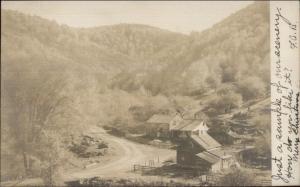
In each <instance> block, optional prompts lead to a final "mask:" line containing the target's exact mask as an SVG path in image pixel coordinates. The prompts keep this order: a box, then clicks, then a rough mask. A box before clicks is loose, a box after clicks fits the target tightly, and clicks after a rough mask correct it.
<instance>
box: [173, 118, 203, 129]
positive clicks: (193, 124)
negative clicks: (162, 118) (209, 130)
mask: <svg viewBox="0 0 300 187" xmlns="http://www.w3.org/2000/svg"><path fill="white" fill-rule="evenodd" d="M201 123H203V121H202V120H197V119H183V120H181V121H180V122H179V123H178V124H177V125H176V126H174V127H173V128H172V130H177V131H192V130H194V129H196V128H197V127H198V126H199V125H200V124H201Z"/></svg>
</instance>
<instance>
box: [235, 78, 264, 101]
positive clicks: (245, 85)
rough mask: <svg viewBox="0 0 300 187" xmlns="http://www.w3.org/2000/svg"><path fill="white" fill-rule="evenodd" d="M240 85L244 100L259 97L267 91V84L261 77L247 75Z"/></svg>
mask: <svg viewBox="0 0 300 187" xmlns="http://www.w3.org/2000/svg"><path fill="white" fill-rule="evenodd" d="M238 85H239V92H240V93H241V95H242V96H243V99H244V100H249V99H255V98H258V97H260V96H263V95H264V93H265V92H266V84H265V83H264V82H263V81H262V80H261V79H260V78H259V77H254V76H252V77H246V78H244V79H242V80H241V81H240V82H239V83H238Z"/></svg>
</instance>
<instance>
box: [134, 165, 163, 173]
mask: <svg viewBox="0 0 300 187" xmlns="http://www.w3.org/2000/svg"><path fill="white" fill-rule="evenodd" d="M156 168H158V167H154V166H144V165H139V164H134V165H133V171H134V172H145V171H151V170H153V169H156Z"/></svg>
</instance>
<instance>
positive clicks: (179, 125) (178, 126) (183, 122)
mask: <svg viewBox="0 0 300 187" xmlns="http://www.w3.org/2000/svg"><path fill="white" fill-rule="evenodd" d="M192 121H193V120H186V119H185V120H181V121H179V123H178V124H177V125H176V126H174V127H173V128H172V130H181V129H182V128H184V127H186V126H187V125H189V124H190V123H191V122H192Z"/></svg>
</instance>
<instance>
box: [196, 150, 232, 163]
mask: <svg viewBox="0 0 300 187" xmlns="http://www.w3.org/2000/svg"><path fill="white" fill-rule="evenodd" d="M196 156H198V157H200V158H202V159H204V160H206V161H207V162H209V163H211V164H214V163H216V162H218V161H219V160H220V159H225V158H230V157H232V156H231V155H228V154H225V151H224V150H222V149H220V148H216V149H211V150H207V151H203V152H201V153H198V154H196Z"/></svg>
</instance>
